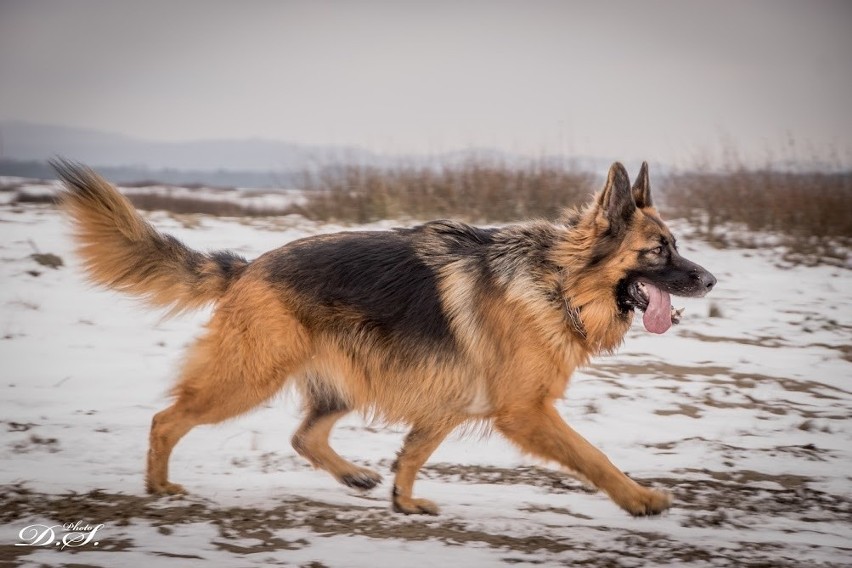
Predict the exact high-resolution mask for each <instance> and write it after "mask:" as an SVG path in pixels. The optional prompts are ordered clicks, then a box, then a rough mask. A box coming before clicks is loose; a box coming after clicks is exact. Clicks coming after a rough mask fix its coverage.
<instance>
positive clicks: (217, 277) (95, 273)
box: [51, 160, 248, 315]
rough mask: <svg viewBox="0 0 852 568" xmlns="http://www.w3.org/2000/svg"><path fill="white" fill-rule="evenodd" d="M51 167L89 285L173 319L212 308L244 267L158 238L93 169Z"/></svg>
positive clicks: (228, 257)
mask: <svg viewBox="0 0 852 568" xmlns="http://www.w3.org/2000/svg"><path fill="white" fill-rule="evenodd" d="M51 165H52V166H53V167H54V169H55V170H56V172H57V173H58V174H59V177H60V179H61V180H62V181H63V182H64V184H65V187H66V191H63V192H62V194H61V197H60V202H61V204H62V205H63V207H64V208H65V209H66V211H67V212H68V213H69V215H70V216H71V219H72V221H73V223H74V236H75V238H76V241H77V252H78V253H79V254H80V256H81V257H82V259H83V263H84V265H85V267H86V270H87V271H88V273H89V277H90V278H91V280H92V281H93V282H95V283H97V284H100V285H102V286H107V287H109V288H114V289H116V290H120V291H122V292H126V293H128V294H131V295H134V296H138V297H140V298H142V299H143V300H145V301H146V302H147V303H148V304H150V305H152V306H158V307H165V308H168V309H169V314H170V315H171V314H175V313H179V312H182V311H187V310H191V309H195V308H200V307H202V306H204V305H206V304H209V303H211V302H215V301H216V300H217V299H218V298H220V297H221V296H222V294H224V292H225V290H227V289H228V286H229V285H230V284H231V282H233V281H234V280H236V279H237V278H238V277H239V276H240V274H242V272H243V270H244V269H245V267H246V266H247V265H248V262H247V261H246V260H245V259H244V258H242V257H240V256H237V255H235V254H233V253H231V252H226V251H223V252H214V253H209V254H205V253H201V252H198V251H194V250H192V249H190V248H189V247H187V246H186V245H184V244H183V243H182V242H180V241H179V240H178V239H176V238H174V237H173V236H171V235H164V234H162V233H159V232H157V230H156V229H154V227H152V226H151V225H150V224H148V222H146V221H145V220H144V219H143V218H142V217H141V216H140V215H139V213H137V212H136V209H135V208H134V207H133V204H131V203H130V201H129V200H128V199H127V198H126V197H125V196H123V195H122V194H121V193H119V192H118V190H117V189H116V188H115V187H114V186H112V185H111V184H110V183H109V182H107V181H106V180H105V179H103V178H102V177H100V176H99V175H98V174H96V173H95V172H94V171H92V170H91V169H89V168H87V167H85V166H82V165H79V164H75V163H72V162H69V161H66V160H54V161H52V162H51Z"/></svg>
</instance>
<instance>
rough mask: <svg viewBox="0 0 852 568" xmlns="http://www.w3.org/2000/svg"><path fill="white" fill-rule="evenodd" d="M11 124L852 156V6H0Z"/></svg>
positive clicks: (165, 136)
mask: <svg viewBox="0 0 852 568" xmlns="http://www.w3.org/2000/svg"><path fill="white" fill-rule="evenodd" d="M0 119H24V120H31V121H37V122H42V123H55V124H62V125H71V126H83V127H88V128H94V129H101V130H107V131H113V132H119V133H123V134H128V135H132V136H136V137H142V138H148V139H154V140H170V141H175V140H192V139H204V138H234V137H236V138H244V137H262V138H274V139H281V140H289V141H295V142H304V143H313V144H328V143H333V144H353V145H358V146H363V147H365V148H369V149H372V150H377V151H381V152H387V153H408V152H440V151H449V150H454V149H460V148H468V147H473V146H485V147H495V148H499V149H504V150H508V151H515V152H521V153H528V154H533V155H536V154H540V153H559V152H564V153H566V154H578V155H579V154H583V155H595V156H600V157H607V158H617V159H623V160H636V159H643V158H646V159H649V160H653V161H666V162H673V163H675V164H685V163H691V162H694V161H696V160H702V159H704V156H714V155H718V154H719V150H720V148H722V147H728V148H733V149H736V150H737V151H738V152H739V153H740V155H741V156H742V157H744V158H746V159H748V160H757V161H760V160H763V159H765V158H766V157H767V156H771V157H774V158H776V159H780V158H786V157H799V158H811V157H817V158H824V159H830V160H834V161H835V162H837V161H838V160H842V161H843V162H845V163H847V164H852V2H849V1H844V0H838V1H819V0H816V1H814V0H810V1H804V0H803V1H800V2H788V1H783V0H768V1H729V2H725V1H722V2H692V1H653V2H638V1H636V2H633V1H628V2H569V1H554V2H545V1H526V2H491V1H489V2H481V1H476V2H474V1H469V2H466V1H452V2H442V1H438V0H429V1H411V2H405V1H400V2H390V1H387V2H359V1H354V0H353V1H346V2H321V1H299V2H285V1H277V2H251V1H241V2H221V3H220V2H208V1H205V2H200V1H186V0H185V1H169V2H160V1H139V2H119V1H102V2H92V1H77V0H68V1H59V0H57V1H53V2H45V1H40V0H0ZM791 141H792V142H791ZM791 144H792V145H793V148H794V149H793V150H791V149H790V147H791Z"/></svg>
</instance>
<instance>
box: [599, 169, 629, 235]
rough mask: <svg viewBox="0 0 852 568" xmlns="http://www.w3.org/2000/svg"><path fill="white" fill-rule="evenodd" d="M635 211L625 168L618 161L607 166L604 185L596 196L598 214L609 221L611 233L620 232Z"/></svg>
mask: <svg viewBox="0 0 852 568" xmlns="http://www.w3.org/2000/svg"><path fill="white" fill-rule="evenodd" d="M635 211H636V202H635V201H634V199H633V193H632V192H631V190H630V178H629V177H628V176H627V170H626V169H624V166H622V165H621V163H619V162H615V163H614V164H613V165H612V166H610V168H609V174H608V175H607V179H606V185H605V186H604V189H603V191H602V192H601V195H600V197H599V198H598V215H603V216H604V217H605V218H606V220H607V221H608V222H609V229H610V232H612V233H620V232H621V231H623V230H624V229H626V228H627V226H628V225H629V224H630V218H631V217H633V213H634V212H635Z"/></svg>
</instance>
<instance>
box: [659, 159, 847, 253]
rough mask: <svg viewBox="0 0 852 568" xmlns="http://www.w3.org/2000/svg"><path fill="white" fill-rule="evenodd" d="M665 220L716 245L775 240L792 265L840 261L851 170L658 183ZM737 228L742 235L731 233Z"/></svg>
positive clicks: (743, 173) (742, 172)
mask: <svg viewBox="0 0 852 568" xmlns="http://www.w3.org/2000/svg"><path fill="white" fill-rule="evenodd" d="M661 181H662V183H661V186H660V188H661V193H662V194H663V196H664V198H665V199H664V202H665V206H666V209H667V212H668V214H669V216H672V217H681V218H685V219H687V220H689V221H690V222H691V224H692V226H693V227H694V228H695V230H696V232H697V234H698V235H699V236H702V237H704V238H706V239H707V240H709V241H711V242H714V243H716V244H718V245H721V246H745V247H754V246H762V244H763V240H762V239H761V238H758V236H757V235H759V234H763V235H765V234H773V235H776V236H777V241H778V244H781V245H782V246H785V247H787V248H788V250H789V255H791V257H792V256H796V257H798V258H797V262H809V263H819V262H831V263H834V264H837V263H843V262H845V260H846V259H847V258H848V255H849V248H850V246H852V214H850V211H852V172H844V173H822V172H804V173H799V172H785V171H773V170H767V169H763V170H746V169H737V170H734V171H730V172H725V173H708V172H687V173H677V174H672V175H670V176H668V177H666V178H664V179H662V180H661ZM732 227H742V228H744V229H746V230H747V231H741V230H731V229H732Z"/></svg>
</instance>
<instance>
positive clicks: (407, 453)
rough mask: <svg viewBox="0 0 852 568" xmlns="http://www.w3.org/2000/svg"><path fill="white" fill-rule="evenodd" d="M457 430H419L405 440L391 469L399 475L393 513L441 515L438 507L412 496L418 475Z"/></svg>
mask: <svg viewBox="0 0 852 568" xmlns="http://www.w3.org/2000/svg"><path fill="white" fill-rule="evenodd" d="M456 426H457V423H456V422H453V423H441V424H436V425H429V426H428V427H427V426H415V427H414V428H413V429H412V430H411V431H410V432H409V433H408V435H407V436H406V437H405V443H404V444H403V446H402V449H401V450H400V451H399V454H398V455H397V459H396V461H395V462H394V464H393V467H392V468H391V469H392V470H393V471H394V472H395V473H396V478H395V479H394V483H393V510H394V511H396V512H397V513H405V514H407V515H411V514H418V513H419V514H426V515H437V514H438V506H437V505H435V503H433V502H432V501H429V500H427V499H417V498H415V497H413V496H412V489H413V487H414V479H415V478H416V477H417V472H418V471H419V470H420V468H421V467H423V464H424V463H426V460H427V459H429V456H431V455H432V452H434V451H435V450H436V449H437V448H438V446H439V445H441V442H443V441H444V438H446V437H447V435H448V434H449V433H450V432H452V431H453V428H455V427H456Z"/></svg>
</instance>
